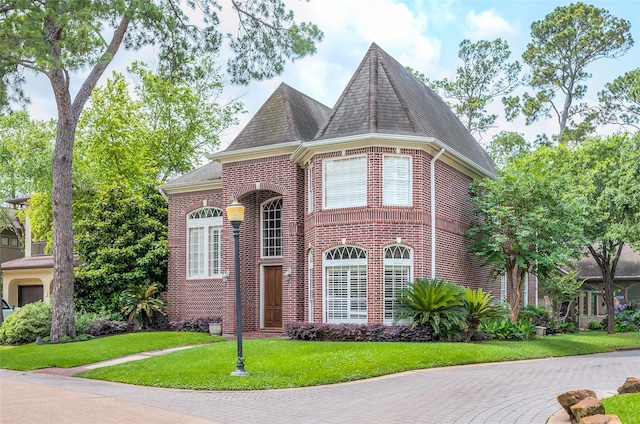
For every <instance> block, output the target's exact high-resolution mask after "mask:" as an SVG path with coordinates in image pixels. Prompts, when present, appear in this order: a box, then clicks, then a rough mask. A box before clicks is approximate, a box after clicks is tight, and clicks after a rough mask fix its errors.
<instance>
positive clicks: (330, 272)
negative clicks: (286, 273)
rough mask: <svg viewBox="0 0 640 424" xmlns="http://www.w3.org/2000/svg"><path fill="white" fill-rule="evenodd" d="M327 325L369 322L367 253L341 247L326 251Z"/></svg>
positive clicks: (361, 250) (356, 248)
mask: <svg viewBox="0 0 640 424" xmlns="http://www.w3.org/2000/svg"><path fill="white" fill-rule="evenodd" d="M323 267H324V286H325V287H324V305H325V313H326V322H333V323H339V322H356V323H366V322H367V252H366V251H365V250H363V249H360V248H358V247H353V246H340V247H335V248H333V249H330V250H327V251H326V252H324V258H323Z"/></svg>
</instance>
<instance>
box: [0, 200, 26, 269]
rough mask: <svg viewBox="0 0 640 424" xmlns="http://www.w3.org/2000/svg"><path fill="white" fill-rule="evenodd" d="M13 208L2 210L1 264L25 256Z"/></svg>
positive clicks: (0, 215)
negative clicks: (15, 224) (16, 227)
mask: <svg viewBox="0 0 640 424" xmlns="http://www.w3.org/2000/svg"><path fill="white" fill-rule="evenodd" d="M15 219H16V218H15V214H14V212H13V210H12V209H3V210H0V264H1V263H2V262H6V261H11V260H13V259H18V258H21V257H23V256H24V252H23V251H22V246H21V245H20V237H19V236H18V234H16V231H15V227H14V222H12V221H15Z"/></svg>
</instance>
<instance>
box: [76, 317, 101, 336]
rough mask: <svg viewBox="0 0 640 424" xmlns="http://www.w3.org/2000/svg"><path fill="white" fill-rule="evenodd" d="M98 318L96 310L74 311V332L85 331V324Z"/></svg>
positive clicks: (80, 332)
mask: <svg viewBox="0 0 640 424" xmlns="http://www.w3.org/2000/svg"><path fill="white" fill-rule="evenodd" d="M99 318H100V315H99V314H98V313H97V312H76V334H82V333H86V332H87V326H88V325H89V324H90V323H92V322H95V321H97V320H98V319H99Z"/></svg>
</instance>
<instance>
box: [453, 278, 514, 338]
mask: <svg viewBox="0 0 640 424" xmlns="http://www.w3.org/2000/svg"><path fill="white" fill-rule="evenodd" d="M492 300H493V297H492V296H491V295H490V294H489V293H485V292H483V291H482V289H480V288H479V289H477V290H471V289H468V288H465V289H464V306H465V308H466V309H467V322H468V324H469V328H468V329H467V331H466V334H465V336H464V339H465V340H466V341H469V340H470V339H471V338H472V337H473V336H474V334H475V333H476V332H477V331H478V326H479V325H480V322H481V321H482V320H483V319H485V320H490V319H499V318H506V317H507V314H508V313H509V311H508V310H507V309H506V308H505V307H504V306H503V305H501V304H499V303H492Z"/></svg>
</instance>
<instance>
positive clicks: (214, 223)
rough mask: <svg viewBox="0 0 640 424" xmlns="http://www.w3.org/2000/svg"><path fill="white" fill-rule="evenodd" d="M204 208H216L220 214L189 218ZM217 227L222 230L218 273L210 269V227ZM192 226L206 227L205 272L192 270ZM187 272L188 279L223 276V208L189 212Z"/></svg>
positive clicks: (204, 244) (204, 245)
mask: <svg viewBox="0 0 640 424" xmlns="http://www.w3.org/2000/svg"><path fill="white" fill-rule="evenodd" d="M203 209H215V210H217V211H218V213H219V216H216V217H209V218H189V216H190V215H192V214H194V213H195V212H198V211H200V210H203ZM212 227H213V228H216V229H218V230H219V231H220V243H219V249H220V267H219V271H220V272H218V273H217V274H213V273H212V272H211V269H209V260H208V258H209V254H210V252H209V249H210V247H211V243H210V241H209V233H210V231H209V229H210V228H212ZM192 228H203V229H204V232H203V233H204V243H203V247H204V253H203V255H204V258H205V266H204V273H202V274H193V273H192V270H191V236H190V235H189V230H190V229H192ZM186 259H187V260H186V268H187V269H186V274H187V279H188V280H198V279H203V278H222V210H221V209H219V208H212V207H205V208H200V209H196V210H194V211H191V212H189V213H188V214H187V258H186Z"/></svg>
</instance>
